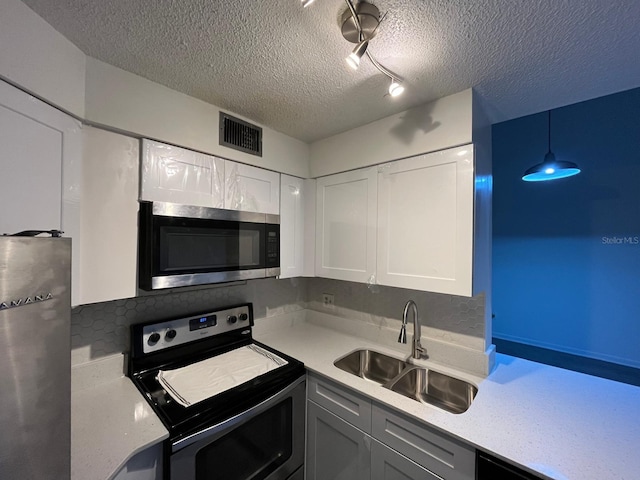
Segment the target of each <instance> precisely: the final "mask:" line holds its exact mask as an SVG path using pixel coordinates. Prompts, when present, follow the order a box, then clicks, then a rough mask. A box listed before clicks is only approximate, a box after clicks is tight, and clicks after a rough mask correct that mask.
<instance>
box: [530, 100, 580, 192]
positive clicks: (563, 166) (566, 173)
mask: <svg viewBox="0 0 640 480" xmlns="http://www.w3.org/2000/svg"><path fill="white" fill-rule="evenodd" d="M547 113H548V117H547V118H548V137H547V140H548V145H549V150H548V151H547V154H546V155H545V156H544V160H543V161H542V163H538V164H537V165H534V166H533V167H531V168H529V169H527V171H526V172H524V175H523V176H522V180H524V181H525V182H544V181H547V180H557V179H558V178H565V177H571V176H573V175H577V174H578V173H580V168H579V167H578V165H576V164H575V163H573V162H567V161H558V160H556V156H555V155H554V154H553V152H552V151H551V110H549V111H548V112H547Z"/></svg>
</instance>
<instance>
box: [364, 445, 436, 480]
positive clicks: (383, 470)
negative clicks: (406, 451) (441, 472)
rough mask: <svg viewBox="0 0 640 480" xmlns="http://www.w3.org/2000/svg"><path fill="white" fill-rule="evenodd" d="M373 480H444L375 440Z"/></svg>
mask: <svg viewBox="0 0 640 480" xmlns="http://www.w3.org/2000/svg"><path fill="white" fill-rule="evenodd" d="M371 480H442V478H441V477H439V476H438V475H435V474H433V473H431V472H430V471H429V470H427V469H425V468H422V467H421V466H420V465H418V464H417V463H416V462H413V461H411V460H409V459H408V458H407V457H405V456H404V455H400V454H399V453H398V452H396V451H395V450H391V449H390V448H389V447H387V446H386V445H383V444H382V443H380V442H378V441H377V440H373V441H372V444H371Z"/></svg>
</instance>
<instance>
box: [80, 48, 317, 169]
mask: <svg viewBox="0 0 640 480" xmlns="http://www.w3.org/2000/svg"><path fill="white" fill-rule="evenodd" d="M86 72H87V77H86V119H87V120H88V121H90V122H92V123H94V124H97V125H101V126H106V127H109V128H114V129H116V130H122V131H125V132H128V133H130V134H134V135H136V136H141V137H146V138H151V139H155V140H159V141H161V142H166V143H172V144H174V145H178V146H181V147H186V148H190V149H192V150H198V151H201V152H204V153H208V154H212V155H217V156H219V157H222V158H227V159H229V160H235V161H238V162H242V163H246V164H249V165H255V166H257V167H262V168H267V169H269V170H275V171H278V172H282V173H288V174H289V175H294V176H297V177H302V178H306V177H307V176H308V175H309V145H308V144H306V143H305V142H302V141H300V140H297V139H295V138H292V137H289V136H287V135H284V134H282V133H279V132H276V131H275V130H272V129H271V128H267V127H262V136H263V138H262V146H263V151H262V156H261V157H258V156H255V155H249V154H247V153H243V152H239V151H238V150H234V149H231V148H228V147H224V146H221V145H219V144H218V138H219V113H220V109H219V108H218V107H216V106H215V105H211V104H209V103H206V102H203V101H202V100H198V99H197V98H193V97H190V96H188V95H185V94H183V93H180V92H177V91H175V90H172V89H170V88H167V87H165V86H163V85H160V84H158V83H155V82H152V81H150V80H147V79H145V78H142V77H140V76H138V75H134V74H132V73H129V72H126V71H124V70H121V69H119V68H116V67H114V66H112V65H109V64H107V63H104V62H101V61H99V60H96V59H95V58H91V57H87V68H86ZM225 112H226V113H230V114H232V115H234V116H236V117H239V118H242V117H240V116H239V115H237V114H235V113H234V112H231V111H227V110H225ZM245 120H248V121H250V122H251V123H254V124H256V122H253V121H251V120H250V119H245Z"/></svg>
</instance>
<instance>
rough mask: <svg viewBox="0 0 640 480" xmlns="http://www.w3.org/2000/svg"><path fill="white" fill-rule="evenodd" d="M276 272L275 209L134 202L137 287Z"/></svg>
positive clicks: (181, 284) (171, 285)
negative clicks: (136, 213)
mask: <svg viewBox="0 0 640 480" xmlns="http://www.w3.org/2000/svg"><path fill="white" fill-rule="evenodd" d="M278 275H280V217H279V216H278V215H270V214H264V213H253V212H240V211H236V210H223V209H218V208H207V207H198V206H190V205H178V204H173V203H163V202H140V213H139V222H138V284H139V287H140V288H141V289H143V290H156V289H162V288H174V287H184V286H189V285H203V284H208V283H222V282H232V281H236V280H248V279H252V278H266V277H275V276H278Z"/></svg>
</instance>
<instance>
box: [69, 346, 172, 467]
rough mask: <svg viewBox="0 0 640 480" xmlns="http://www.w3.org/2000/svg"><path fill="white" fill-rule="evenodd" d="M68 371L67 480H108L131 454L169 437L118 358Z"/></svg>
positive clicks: (109, 358)
mask: <svg viewBox="0 0 640 480" xmlns="http://www.w3.org/2000/svg"><path fill="white" fill-rule="evenodd" d="M71 372H72V374H71V382H72V383H71V480H88V479H100V480H102V479H105V480H106V479H111V478H113V477H114V476H115V475H116V474H117V473H118V471H119V470H120V469H121V468H122V467H123V466H124V465H125V464H126V463H127V460H129V459H130V458H131V457H132V456H134V455H135V454H136V453H138V452H140V451H142V450H144V449H145V448H147V447H149V446H151V445H155V444H157V443H158V442H160V441H162V440H164V439H165V438H167V437H168V436H169V432H168V431H167V430H166V429H165V428H164V426H163V425H162V422H161V421H160V419H159V418H158V417H157V416H156V414H155V413H154V412H153V410H152V409H151V406H150V405H149V403H148V402H147V401H146V400H145V399H144V397H143V396H142V395H141V394H140V392H139V391H138V390H137V389H136V387H135V386H134V385H133V383H132V382H131V380H129V378H127V377H125V376H124V375H123V373H122V372H123V356H122V355H115V356H112V357H106V358H104V359H102V360H99V361H94V362H90V363H86V364H82V365H78V366H74V367H73V368H72V369H71Z"/></svg>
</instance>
